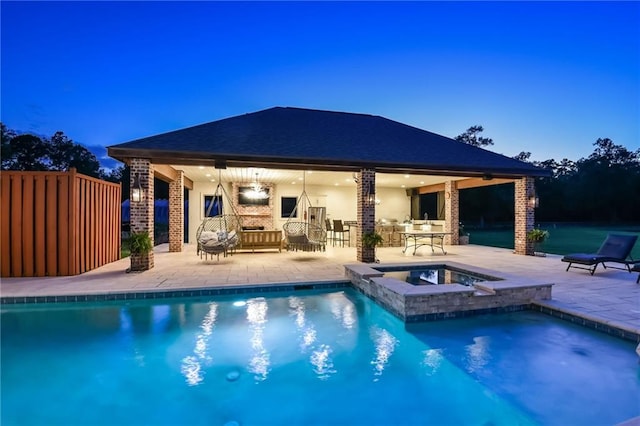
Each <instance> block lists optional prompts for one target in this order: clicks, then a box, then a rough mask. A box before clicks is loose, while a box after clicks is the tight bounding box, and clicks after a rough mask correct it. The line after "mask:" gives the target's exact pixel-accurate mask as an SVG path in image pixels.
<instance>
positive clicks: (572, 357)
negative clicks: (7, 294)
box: [0, 289, 640, 426]
mask: <svg viewBox="0 0 640 426" xmlns="http://www.w3.org/2000/svg"><path fill="white" fill-rule="evenodd" d="M1 332H2V334H1V336H2V363H1V371H0V372H1V386H2V393H1V402H2V414H1V418H0V420H1V423H2V425H3V426H4V425H13V424H65V425H71V424H104V425H106V424H109V425H113V424H118V425H125V424H141V423H144V424H196V425H197V424H207V425H211V424H218V425H224V424H235V423H234V422H237V424H240V425H261V424H305V425H307V424H349V425H375V424H381V425H382V424H383V425H389V424H393V425H396V424H494V425H513V424H550V425H552V424H558V425H567V424H615V423H617V422H620V421H623V420H626V419H629V418H631V417H633V416H638V415H640V407H638V404H637V395H638V394H640V378H639V375H638V372H639V364H638V358H637V355H636V354H635V352H634V344H633V343H632V342H629V341H624V340H619V339H615V338H613V337H610V336H607V335H604V334H600V333H597V332H594V331H591V330H588V329H584V328H581V327H578V326H575V325H573V324H570V323H566V322H563V321H560V320H556V319H554V318H551V317H548V316H545V315H543V314H540V313H534V312H517V313H512V314H503V315H492V316H478V317H473V318H469V319H457V320H450V321H439V322H430V323H420V324H408V325H407V326H406V328H405V325H404V324H403V323H402V322H401V321H400V320H398V319H397V318H395V317H394V316H393V315H391V314H390V313H388V312H387V311H385V310H384V309H382V308H381V307H379V306H378V305H376V304H375V303H373V302H372V301H370V300H369V299H367V298H366V297H364V296H362V295H360V294H359V293H357V292H355V291H352V290H350V289H347V290H340V291H330V292H317V291H298V292H293V293H291V294H279V293H269V294H268V295H267V296H263V295H255V297H251V296H248V295H237V296H224V297H211V298H207V299H189V300H184V299H183V300H181V299H171V300H152V301H140V302H131V303H128V304H116V303H103V304H99V305H90V304H76V305H67V306H60V307H58V306H55V307H50V306H43V305H40V306H39V307H33V306H30V307H25V308H13V307H8V308H6V309H3V311H2V317H1Z"/></svg>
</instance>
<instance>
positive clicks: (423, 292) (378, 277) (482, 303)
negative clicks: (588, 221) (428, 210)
mask: <svg viewBox="0 0 640 426" xmlns="http://www.w3.org/2000/svg"><path fill="white" fill-rule="evenodd" d="M345 275H346V276H347V278H348V279H349V280H350V281H351V283H352V284H353V286H354V287H355V288H357V289H358V290H359V291H360V292H361V293H363V294H365V295H366V296H368V297H370V298H372V299H374V300H375V301H376V302H378V303H379V304H380V305H382V306H384V307H385V308H386V309H388V310H389V311H391V312H392V313H393V314H395V315H396V316H398V317H400V318H402V319H403V320H404V321H420V320H428V319H433V318H446V317H455V316H459V313H465V312H466V313H467V314H470V313H472V312H477V313H482V312H489V311H493V310H516V309H523V308H524V307H526V306H527V305H529V304H530V303H531V301H533V300H548V299H550V298H551V286H552V285H551V284H527V283H522V282H512V283H510V282H508V281H495V282H484V283H478V284H476V286H475V288H474V287H466V286H463V285H460V284H446V285H424V286H414V285H411V284H409V283H405V282H403V281H399V280H396V279H393V278H385V277H383V273H381V272H379V271H375V270H373V269H371V268H369V267H366V266H354V265H349V267H346V268H345ZM449 314H450V315H449Z"/></svg>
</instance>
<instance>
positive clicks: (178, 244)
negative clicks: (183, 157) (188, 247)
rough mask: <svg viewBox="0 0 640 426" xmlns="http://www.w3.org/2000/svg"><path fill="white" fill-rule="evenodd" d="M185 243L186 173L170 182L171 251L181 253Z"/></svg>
mask: <svg viewBox="0 0 640 426" xmlns="http://www.w3.org/2000/svg"><path fill="white" fill-rule="evenodd" d="M183 243H184V172H183V171H182V170H178V177H177V178H176V180H174V181H172V182H169V251H170V252H181V251H182V247H183Z"/></svg>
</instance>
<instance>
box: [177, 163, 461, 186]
mask: <svg viewBox="0 0 640 426" xmlns="http://www.w3.org/2000/svg"><path fill="white" fill-rule="evenodd" d="M171 167H173V168H174V169H176V170H182V171H184V173H185V176H186V177H188V178H189V179H191V180H192V181H194V182H212V183H217V182H218V180H219V176H218V174H219V173H220V178H221V179H222V181H223V182H252V181H254V180H255V179H256V176H257V180H258V181H259V182H261V183H273V184H276V185H302V182H303V175H304V179H305V182H306V185H325V186H326V185H332V186H347V187H349V186H352V187H355V185H356V183H355V181H354V180H353V173H350V172H338V171H318V170H316V171H311V170H309V171H306V172H304V173H303V171H302V170H291V169H286V170H285V169H270V168H261V167H228V168H226V169H224V170H218V169H215V168H214V167H212V166H184V165H177V164H175V165H171ZM460 179H465V178H464V177H459V176H458V177H456V176H428V175H420V174H390V173H377V174H376V186H377V187H378V188H417V187H424V186H429V185H436V184H439V183H443V182H445V181H447V180H460Z"/></svg>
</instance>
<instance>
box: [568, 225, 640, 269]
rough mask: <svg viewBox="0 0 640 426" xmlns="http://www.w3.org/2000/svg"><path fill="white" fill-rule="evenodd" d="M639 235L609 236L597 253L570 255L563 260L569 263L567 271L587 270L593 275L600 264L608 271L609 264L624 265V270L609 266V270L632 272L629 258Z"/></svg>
mask: <svg viewBox="0 0 640 426" xmlns="http://www.w3.org/2000/svg"><path fill="white" fill-rule="evenodd" d="M637 239H638V236H637V235H621V234H609V235H607V239H606V240H604V242H603V243H602V245H601V246H600V248H599V249H598V251H597V252H596V253H574V254H568V255H566V256H564V257H563V258H562V261H563V262H568V263H569V266H567V271H568V270H569V268H572V267H573V268H578V269H585V270H587V271H589V272H590V273H591V275H593V273H594V272H595V271H596V268H597V267H598V265H599V264H600V263H602V266H603V267H604V269H607V265H606V264H605V262H607V263H622V264H624V265H625V267H624V268H618V267H615V266H609V268H614V269H622V270H626V271H629V272H631V264H632V263H633V260H631V258H629V254H630V253H631V250H632V249H633V246H634V244H635V243H636V240H637ZM574 263H576V264H579V265H586V266H588V267H587V268H585V267H584V266H575V265H574Z"/></svg>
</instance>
